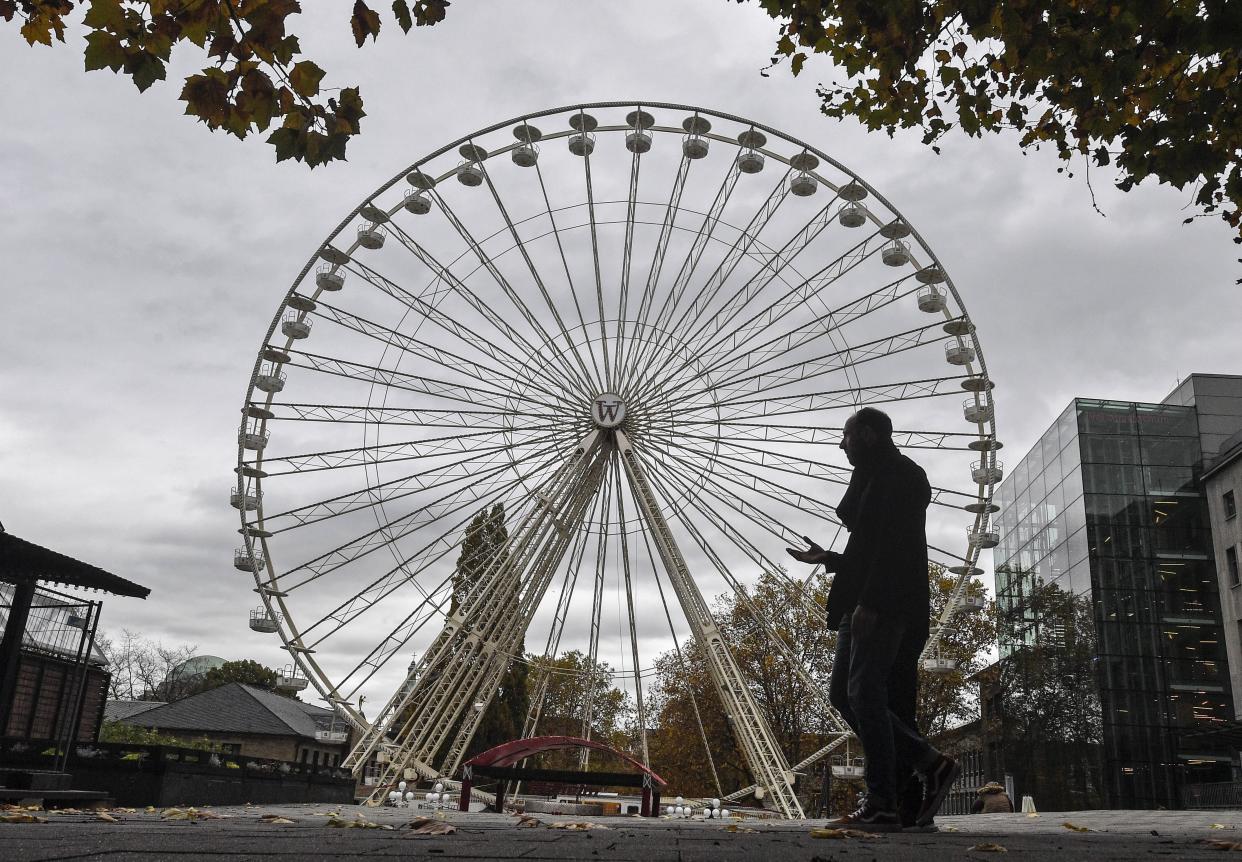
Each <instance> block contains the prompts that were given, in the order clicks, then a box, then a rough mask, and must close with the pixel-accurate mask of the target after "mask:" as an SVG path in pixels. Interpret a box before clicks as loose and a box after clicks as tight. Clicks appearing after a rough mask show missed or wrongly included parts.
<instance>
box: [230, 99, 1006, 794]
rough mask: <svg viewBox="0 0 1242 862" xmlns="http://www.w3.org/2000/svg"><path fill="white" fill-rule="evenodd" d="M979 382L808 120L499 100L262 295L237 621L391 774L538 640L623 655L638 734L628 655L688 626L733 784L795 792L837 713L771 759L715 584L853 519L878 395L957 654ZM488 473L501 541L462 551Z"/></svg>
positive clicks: (882, 213)
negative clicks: (477, 558) (923, 522)
mask: <svg viewBox="0 0 1242 862" xmlns="http://www.w3.org/2000/svg"><path fill="white" fill-rule="evenodd" d="M992 387H993V384H992V381H991V380H990V379H989V377H988V374H987V369H986V366H985V365H984V361H983V355H982V351H981V349H980V345H979V341H978V336H977V334H976V332H975V327H974V325H973V324H972V323H971V321H970V318H969V316H968V315H967V313H966V309H965V307H964V306H963V304H962V301H961V298H960V297H959V295H958V293H957V291H956V289H955V288H954V285H953V282H952V280H951V279H950V278H949V276H948V274H947V272H946V271H945V269H944V268H943V267H942V266H941V264H940V263H939V262H938V261H937V259H936V257H935V256H934V255H933V253H932V252H931V250H930V249H929V248H928V246H927V244H926V243H925V242H923V240H922V238H921V237H920V236H919V234H918V233H917V231H915V229H914V227H913V226H912V225H911V224H909V223H908V222H907V221H906V220H905V219H904V218H902V216H901V215H900V214H899V213H898V212H897V210H896V209H895V208H894V207H893V206H892V205H891V204H889V203H888V201H886V200H885V199H884V198H883V197H882V196H881V195H880V194H879V193H878V192H877V191H876V190H875V189H873V188H872V187H871V186H870V185H868V184H867V183H866V182H865V181H864V180H863V179H861V178H860V177H858V176H857V175H855V174H854V173H853V172H851V171H850V170H849V169H848V168H846V167H845V166H843V165H842V164H840V163H839V162H837V161H835V160H834V159H833V158H831V157H830V156H828V155H827V154H825V153H823V152H821V151H820V150H818V149H816V148H815V147H813V146H811V145H809V144H806V143H803V142H801V141H798V140H795V139H794V138H792V137H790V136H788V135H785V134H783V133H781V132H779V131H777V130H775V129H772V128H769V127H767V126H765V125H763V124H761V123H757V122H753V121H751V120H746V119H743V118H740V117H736V116H731V115H729V114H724V113H720V112H717V111H711V110H707V109H703V108H695V107H688V106H683V105H673V104H661V103H655V102H651V103H647V102H641V103H640V102H607V103H595V104H588V105H576V106H572V107H566V108H557V109H553V110H546V111H540V112H537V113H533V114H528V115H524V116H522V117H518V118H514V119H511V120H508V121H505V122H502V123H497V124H495V125H493V126H489V127H487V128H484V129H480V130H479V131H477V132H474V133H472V134H470V135H467V136H465V137H463V138H461V139H459V140H457V141H454V142H453V143H451V144H448V145H446V146H443V147H441V148H439V149H437V150H435V151H433V152H431V153H429V154H428V155H426V156H424V157H422V158H420V159H419V160H418V161H416V162H415V163H414V164H413V165H411V166H410V167H408V168H406V169H404V170H402V171H400V172H399V173H397V174H396V175H394V176H393V177H392V179H390V180H389V181H388V182H386V183H385V184H384V185H382V186H380V187H379V188H378V189H376V190H375V191H374V192H372V193H371V194H369V195H367V196H366V197H365V198H364V199H363V200H362V202H361V203H360V204H359V205H358V206H357V207H356V208H355V209H354V210H352V211H351V212H350V213H349V214H348V215H347V216H346V218H345V219H344V220H343V221H342V222H341V223H340V225H338V226H337V228H336V229H335V230H333V231H332V232H331V233H330V234H329V236H328V237H327V238H326V239H325V240H324V241H323V242H322V243H321V244H320V245H319V246H318V247H317V249H316V250H315V253H314V254H313V255H312V257H311V259H310V260H309V261H307V262H306V264H305V265H304V266H303V268H302V270H301V272H300V273H299V274H298V277H297V278H296V279H295V280H294V284H293V286H292V288H291V289H290V290H289V291H288V293H287V294H286V295H285V297H284V299H283V300H282V301H281V303H280V306H279V308H278V309H277V311H276V314H275V316H274V317H273V318H272V321H271V325H270V326H269V328H268V331H267V333H266V336H265V338H264V340H263V343H262V345H261V346H260V348H259V351H258V356H257V359H256V361H255V364H254V368H253V373H252V375H251V378H250V381H249V385H248V388H247V394H246V400H245V403H244V406H243V408H242V413H243V416H242V421H241V426H240V430H239V440H238V463H237V468H236V472H237V476H238V478H237V485H236V487H235V488H234V489H233V492H232V503H233V505H234V506H235V507H236V508H238V509H239V510H240V513H241V531H240V532H241V534H242V536H243V541H244V545H243V547H241V548H239V549H238V550H237V551H236V554H235V558H234V563H235V565H236V567H237V568H238V569H241V570H242V571H246V572H249V573H252V574H253V576H254V579H255V582H256V588H257V592H258V593H259V595H260V597H261V599H262V605H261V606H260V607H259V608H258V609H257V610H256V611H255V612H253V613H252V615H251V627H252V628H254V629H256V630H258V631H265V632H271V633H274V634H276V635H278V636H279V637H280V639H281V641H282V642H283V647H284V648H285V649H286V650H288V651H289V653H290V655H291V657H292V659H291V665H290V669H289V670H288V671H287V672H286V673H287V675H288V676H289V677H290V679H289V680H288V681H289V682H291V683H292V684H295V685H296V684H301V685H305V684H306V683H307V682H308V683H309V685H311V686H313V687H314V689H315V690H316V691H318V693H319V694H320V695H321V696H322V697H323V698H324V699H325V700H326V701H327V702H328V703H329V704H331V705H332V706H333V708H335V709H336V710H337V711H338V713H340V714H341V715H343V716H345V717H346V718H348V720H349V721H351V722H352V723H353V724H354V725H355V726H356V728H357V729H358V739H359V741H358V743H357V744H356V745H355V747H354V749H353V751H352V752H351V754H350V756H349V758H348V760H347V761H346V765H347V766H348V767H350V768H354V769H358V768H360V767H361V765H362V764H363V763H365V762H367V760H368V759H369V758H372V757H374V756H375V755H376V754H378V753H382V755H383V756H382V757H380V758H379V759H380V760H381V761H383V762H384V764H385V765H384V767H383V769H384V775H383V776H382V777H381V781H380V785H379V786H380V787H381V788H383V789H386V787H385V784H386V783H388V781H389V779H392V780H395V778H397V777H400V776H401V775H402V774H403V773H404V771H405V770H408V769H414V770H415V771H416V772H417V773H418V774H420V775H423V776H425V777H427V778H435V777H438V776H448V775H451V774H453V773H454V772H455V771H456V769H457V767H458V766H459V765H460V762H461V759H462V756H463V753H464V751H465V748H466V746H467V745H468V744H469V741H470V738H471V735H472V734H473V732H474V729H475V728H476V727H477V725H478V721H479V716H480V715H481V711H482V709H483V707H484V706H485V705H486V703H487V702H488V701H489V700H490V698H491V696H492V693H494V692H495V691H496V688H497V684H498V681H499V680H500V677H501V675H502V674H503V672H504V670H505V668H506V667H507V666H508V664H509V663H510V662H511V661H513V660H515V659H516V660H522V659H523V655H524V653H525V652H531V653H535V654H538V653H539V652H540V651H541V650H542V651H543V653H544V655H545V656H547V657H553V656H555V655H557V654H558V652H564V651H565V650H567V649H579V650H580V651H581V652H582V653H583V654H584V655H587V656H589V658H590V660H591V662H593V663H594V662H604V661H607V663H608V665H609V666H610V667H611V668H613V669H614V670H615V675H616V677H615V678H616V680H617V682H618V684H620V685H623V686H624V687H625V688H626V690H627V691H628V692H629V693H630V694H631V695H632V696H633V697H634V699H635V702H636V704H637V709H638V713H639V719H640V720H639V722H638V726H639V728H640V731H641V733H643V734H644V736H643V739H642V742H641V745H642V748H643V751H642V752H640V754H641V755H642V756H643V757H644V759H645V757H646V750H645V748H646V739H645V732H646V726H647V724H646V722H645V721H644V720H643V709H644V685H645V684H649V680H650V676H651V669H652V666H653V663H654V661H655V658H656V655H657V654H659V653H660V652H663V651H665V650H667V649H670V648H673V647H674V645H675V644H680V643H685V642H686V641H687V640H689V639H693V641H694V642H695V643H696V644H697V646H698V647H699V648H700V650H701V654H702V655H703V656H704V659H703V660H704V662H705V663H706V667H707V671H708V672H709V675H710V677H711V679H712V681H713V683H714V684H715V689H716V691H717V693H718V695H719V697H720V698H721V700H722V701H723V707H724V709H725V711H726V713H727V714H728V715H729V716H730V717H731V719H732V724H731V726H732V728H733V730H734V734H735V736H736V737H737V740H738V743H739V747H740V748H741V750H742V753H743V756H744V758H745V760H746V762H747V766H748V768H749V770H750V772H751V774H752V776H753V778H754V784H753V785H752V786H750V787H746V788H738V789H737V791H736V792H735V793H734V797H735V798H740V796H741V795H742V794H745V793H754V794H756V795H757V796H759V797H760V798H762V799H763V800H764V803H765V804H767V805H768V806H769V807H771V808H773V809H774V810H776V811H778V812H780V813H781V814H783V815H784V816H788V817H799V816H802V811H801V808H800V807H799V803H798V801H797V799H796V797H795V796H794V794H793V791H792V788H791V784H790V782H791V776H792V774H793V771H796V770H798V769H802V768H806V767H807V766H809V765H810V764H811V763H813V762H815V761H816V760H817V759H820V758H822V757H824V756H825V755H826V754H828V753H830V752H831V751H832V750H833V749H835V748H836V746H837V745H839V744H840V743H841V742H842V741H843V740H844V739H845V738H846V735H847V734H848V728H847V727H845V725H844V724H843V723H841V722H840V719H839V718H838V717H836V715H835V713H832V712H831V709H830V707H828V706H827V704H820V705H819V706H821V707H822V708H823V709H824V710H825V714H827V715H828V716H829V722H830V729H831V730H833V731H834V733H835V734H836V739H835V740H834V741H832V742H831V743H830V744H829V745H827V746H825V747H824V748H823V749H821V750H820V751H818V752H816V753H815V754H813V755H812V756H811V757H810V758H808V759H806V760H804V761H803V762H801V763H798V764H789V763H788V762H787V761H786V759H785V757H784V755H783V754H782V752H781V749H780V747H779V746H778V745H777V743H776V741H775V738H774V736H773V734H772V731H771V729H770V728H769V726H768V722H767V719H766V717H765V716H764V715H763V713H762V710H761V709H760V708H759V706H758V704H757V702H756V700H755V697H754V696H753V693H752V691H751V687H750V685H749V684H748V681H747V680H746V679H745V678H744V675H743V674H742V672H741V671H740V670H739V667H738V664H737V662H736V661H735V660H734V658H733V656H732V655H731V652H730V645H729V644H728V643H727V642H726V639H725V638H724V637H723V636H722V635H721V633H720V631H719V630H718V629H717V628H716V626H715V625H714V621H713V616H712V606H711V603H710V600H711V598H712V597H714V596H719V595H734V596H737V597H738V599H739V600H740V601H742V602H743V604H745V603H746V602H747V595H748V593H747V589H748V587H749V586H751V585H753V584H754V583H755V581H756V580H757V578H758V577H759V576H760V575H761V574H765V573H766V574H767V575H769V576H772V577H777V578H782V579H786V580H789V579H791V578H796V577H800V575H795V576H791V575H789V574H788V573H786V572H785V570H784V568H783V567H782V566H781V564H780V559H781V558H782V556H783V549H784V547H785V546H786V545H787V544H791V543H797V542H799V541H800V539H799V537H800V536H801V535H803V534H807V535H814V536H817V537H820V539H821V543H822V544H824V545H826V546H827V545H829V543H830V542H831V545H832V546H834V547H836V548H837V549H838V550H839V549H840V548H841V547H842V546H843V545H844V542H845V538H846V536H845V533H844V531H843V530H841V529H840V525H839V523H838V522H837V519H836V515H835V512H834V506H835V504H836V501H837V500H838V499H839V498H840V496H841V494H842V492H843V491H844V488H845V486H846V484H847V483H848V479H849V466H848V464H846V462H845V460H844V456H843V454H842V453H841V452H840V451H839V449H838V444H839V442H840V438H841V429H842V426H843V424H844V421H845V419H846V418H848V417H849V416H850V414H851V413H852V412H853V411H855V410H857V409H858V408H859V407H861V406H864V405H875V406H879V407H881V408H882V409H884V410H885V411H886V412H888V413H889V414H890V415H891V416H892V417H893V420H894V426H895V429H896V430H895V432H894V438H895V440H896V442H897V444H898V445H899V446H900V447H902V448H904V449H906V450H907V451H910V453H911V454H912V455H913V457H914V458H915V459H916V460H918V461H919V463H920V464H922V465H923V466H924V468H925V469H926V470H927V472H928V475H929V478H930V480H931V482H932V484H933V500H932V507H931V509H930V510H929V517H928V529H929V539H930V541H931V555H932V559H933V561H935V562H937V563H939V564H941V565H942V566H944V567H945V568H946V569H948V570H950V571H952V572H953V573H955V574H956V575H957V581H956V588H955V590H954V592H953V595H952V598H951V600H950V601H949V604H948V606H947V607H946V609H945V612H944V614H943V615H942V616H941V618H940V619H939V620H938V621H936V622H935V623H934V624H933V635H932V639H931V640H930V641H929V643H928V647H927V650H926V651H925V654H924V666H925V667H927V668H928V669H929V670H933V671H934V670H947V669H951V668H952V663H951V662H950V661H948V660H946V659H944V658H942V657H941V656H940V652H939V648H938V643H939V638H940V637H941V636H942V634H943V633H944V632H945V631H946V630H948V628H949V627H950V626H951V625H952V621H953V619H954V616H955V615H956V614H958V613H963V612H967V611H969V610H971V609H972V608H974V607H976V606H977V604H978V602H977V601H976V599H975V598H974V597H972V596H970V595H968V594H967V591H966V584H967V581H968V579H969V578H971V577H972V576H974V575H978V574H981V570H980V569H979V568H978V567H977V560H978V555H979V551H980V549H982V548H987V547H991V546H993V545H995V544H996V534H995V531H994V530H993V528H992V526H991V515H992V514H993V513H994V512H995V511H996V507H995V505H993V504H992V502H991V497H992V488H993V486H994V485H995V484H996V483H997V482H999V481H1000V478H1001V471H1002V465H1001V464H1000V462H999V461H997V460H996V452H997V450H998V449H1000V446H1001V444H1000V442H999V441H998V440H997V438H996V434H995V425H994V417H993V413H994V405H993V396H992ZM497 505H500V506H502V507H503V511H504V518H505V529H506V531H507V538H506V539H505V540H504V544H503V548H502V550H501V551H500V552H499V553H496V554H495V555H493V557H492V558H491V559H490V561H489V562H488V563H487V565H486V566H485V567H484V569H483V570H482V572H481V573H480V574H479V575H478V577H477V578H476V579H475V581H474V582H473V583H470V584H467V585H465V586H463V585H462V584H461V583H460V582H455V580H454V573H455V569H456V563H457V560H458V557H459V555H460V553H461V546H462V542H463V537H464V535H465V533H466V531H467V529H468V527H469V525H470V524H471V522H472V520H473V519H474V518H475V517H476V515H478V513H480V512H483V511H496V509H495V507H496V506H497ZM808 601H809V599H808ZM758 622H759V623H760V625H763V624H764V620H762V619H760V620H758ZM769 635H770V636H771V637H773V638H774V640H772V643H774V644H775V645H776V647H775V648H776V650H777V651H778V652H781V653H782V654H783V655H784V657H785V658H786V659H789V658H790V657H791V656H792V653H791V652H790V651H789V650H788V649H787V645H786V644H785V642H784V641H783V640H782V639H781V636H780V635H779V633H776V632H769ZM791 672H793V673H801V671H800V670H799V669H798V668H796V667H795V668H793V669H792V671H791ZM302 680H305V681H306V682H302ZM825 696H826V695H825ZM363 698H365V700H366V703H367V709H366V710H365V711H364V709H363V708H362V707H361V705H362V702H363ZM537 700H538V695H537V694H536V695H534V696H532V716H531V718H530V719H528V723H527V727H526V730H527V732H528V733H535V732H537V719H538V714H537V710H536V708H535V702H536V701H537ZM364 713H369V714H370V717H369V718H368V717H367V715H366V714H364ZM378 792H380V791H377V793H378Z"/></svg>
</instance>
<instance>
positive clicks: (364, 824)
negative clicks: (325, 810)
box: [327, 814, 392, 830]
mask: <svg viewBox="0 0 1242 862" xmlns="http://www.w3.org/2000/svg"><path fill="white" fill-rule="evenodd" d="M327 825H328V826H335V827H336V828H337V829H389V830H391V829H392V827H391V826H384V825H382V824H380V823H372V822H371V821H370V820H367V819H366V818H365V817H363V816H362V815H361V814H355V815H354V819H353V820H343V819H341V818H340V817H333V818H332V819H330V820H329V821H328V823H327Z"/></svg>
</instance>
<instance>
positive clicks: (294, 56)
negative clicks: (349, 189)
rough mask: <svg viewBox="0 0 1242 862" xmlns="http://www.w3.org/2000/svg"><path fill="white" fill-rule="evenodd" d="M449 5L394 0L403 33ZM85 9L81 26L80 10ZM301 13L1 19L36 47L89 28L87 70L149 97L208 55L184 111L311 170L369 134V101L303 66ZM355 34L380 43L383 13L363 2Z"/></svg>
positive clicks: (278, 9) (256, 6)
mask: <svg viewBox="0 0 1242 862" xmlns="http://www.w3.org/2000/svg"><path fill="white" fill-rule="evenodd" d="M448 5H449V0H413V2H408V0H393V3H392V15H393V18H394V19H395V20H396V22H397V25H398V26H400V27H401V29H402V30H404V31H406V32H407V33H408V32H409V30H410V28H411V27H413V26H414V25H415V24H417V25H418V26H423V25H432V24H435V23H436V22H438V21H440V20H441V19H442V18H443V17H444V12H445V9H446V7H447V6H448ZM79 9H85V12H84V14H83V15H82V17H81V19H80V20H74V18H75V17H76V16H75V13H76V12H77V11H78V10H79ZM301 11H302V7H301V4H299V3H298V2H297V0H161V2H139V0H89V2H83V3H79V2H75V0H0V18H3V19H4V20H5V21H9V22H12V21H14V20H15V19H16V20H17V21H19V22H20V24H19V26H20V28H21V35H22V37H23V38H24V39H25V40H26V41H27V42H28V43H29V44H31V45H35V44H41V45H48V46H50V45H52V44H53V41H54V40H58V41H60V42H64V41H65V30H66V28H67V27H70V26H75V25H77V26H81V27H82V28H83V29H85V31H86V48H85V52H84V56H85V61H86V70H87V71H88V72H89V71H92V70H96V69H111V70H112V71H113V72H118V73H120V74H124V75H127V76H129V77H130V78H131V79H132V80H133V82H134V85H135V86H136V87H137V88H138V89H139V91H144V90H146V89H147V88H148V87H150V86H151V85H152V84H154V83H155V82H156V81H162V80H164V78H165V77H166V75H167V65H168V62H169V60H170V58H171V56H172V51H173V48H175V47H176V48H182V49H185V48H186V47H187V46H189V45H193V46H194V47H196V48H198V49H200V50H201V51H202V52H203V53H204V54H205V55H206V59H207V60H208V63H209V65H207V66H205V67H204V68H203V69H202V70H201V71H200V72H198V73H196V74H193V75H190V76H188V77H187V78H186V79H185V81H184V83H183V85H182V88H181V101H183V102H184V103H185V112H186V113H187V114H189V115H190V116H193V117H198V119H199V120H200V121H201V122H203V123H205V124H206V125H207V127H208V128H209V129H211V130H212V131H215V130H217V129H223V130H225V131H226V132H228V133H229V134H231V135H236V136H237V137H238V138H245V137H246V136H247V135H249V134H250V133H252V132H265V131H267V130H268V129H269V128H273V126H274V129H273V131H272V132H271V133H270V134H269V135H268V137H267V142H268V143H269V144H271V145H272V146H273V147H274V148H275V149H276V159H277V161H281V160H284V159H290V158H292V159H297V160H298V161H304V162H306V164H308V165H310V166H311V167H315V166H316V165H321V164H324V163H326V162H330V161H332V160H333V159H343V158H345V147H346V145H347V144H348V143H349V139H350V138H351V137H352V136H354V135H356V134H358V133H359V132H360V131H361V130H362V126H361V121H362V118H363V117H364V116H366V113H365V112H364V111H363V109H362V95H361V93H360V91H359V88H357V87H345V88H343V89H340V90H339V91H337V93H336V95H335V96H328V95H327V94H326V93H327V92H329V91H330V90H328V89H327V88H321V87H320V84H321V82H322V81H323V78H324V76H325V72H324V70H323V69H321V68H320V67H319V66H318V65H316V64H315V63H314V62H313V61H311V60H305V59H300V55H301V50H302V49H301V45H300V43H299V40H298V37H297V36H296V35H295V34H293V33H291V32H289V23H290V22H289V18H290V16H293V15H296V14H298V13H300V12H301ZM349 27H350V30H351V31H352V33H353V37H354V41H355V43H356V44H357V45H358V47H362V44H363V43H364V42H365V41H366V39H367V37H368V36H369V37H371V38H372V39H375V38H377V37H378V36H379V32H380V27H381V22H380V17H379V15H378V14H377V13H376V12H375V11H374V10H372V9H371V8H370V7H369V6H368V5H367V4H366V3H364V2H363V0H355V2H354V4H353V8H352V11H351V13H350V15H349Z"/></svg>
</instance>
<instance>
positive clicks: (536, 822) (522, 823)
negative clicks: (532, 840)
mask: <svg viewBox="0 0 1242 862" xmlns="http://www.w3.org/2000/svg"><path fill="white" fill-rule="evenodd" d="M517 818H518V822H517V825H518V826H519V827H522V828H526V829H529V828H531V827H532V826H542V825H543V821H542V820H540V819H539V818H538V817H531V816H530V815H529V814H519V815H517Z"/></svg>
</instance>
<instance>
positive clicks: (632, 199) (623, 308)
mask: <svg viewBox="0 0 1242 862" xmlns="http://www.w3.org/2000/svg"><path fill="white" fill-rule="evenodd" d="M641 166H642V152H641V150H640V149H639V148H638V147H634V150H633V152H632V154H631V156H630V187H629V193H628V194H627V195H626V201H625V240H624V242H622V244H621V281H620V283H619V284H618V286H617V328H616V333H615V335H614V336H613V342H612V343H613V347H614V351H613V357H612V367H613V368H615V369H617V385H618V386H620V385H621V383H622V382H623V378H622V376H621V367H622V363H623V362H624V361H625V355H624V354H625V323H626V320H627V312H628V311H629V300H630V267H631V265H632V264H633V257H634V222H635V219H636V218H637V215H638V177H639V169H640V168H641ZM634 334H635V335H637V333H634Z"/></svg>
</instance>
